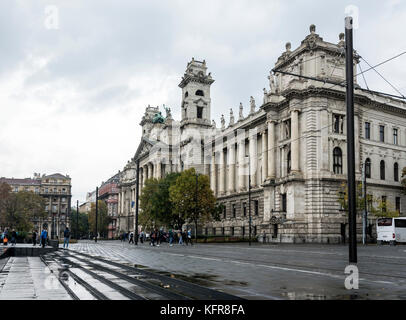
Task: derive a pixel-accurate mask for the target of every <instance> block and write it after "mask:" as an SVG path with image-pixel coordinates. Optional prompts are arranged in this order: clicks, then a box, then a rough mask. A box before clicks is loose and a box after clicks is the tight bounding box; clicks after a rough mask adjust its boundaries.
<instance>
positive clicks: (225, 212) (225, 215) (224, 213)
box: [223, 205, 227, 219]
mask: <svg viewBox="0 0 406 320" xmlns="http://www.w3.org/2000/svg"><path fill="white" fill-rule="evenodd" d="M223 216H224V219H226V218H227V208H226V206H225V205H224V208H223Z"/></svg>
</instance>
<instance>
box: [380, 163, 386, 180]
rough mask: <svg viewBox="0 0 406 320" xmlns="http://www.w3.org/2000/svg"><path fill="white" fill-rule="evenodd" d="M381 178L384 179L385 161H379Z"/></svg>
mask: <svg viewBox="0 0 406 320" xmlns="http://www.w3.org/2000/svg"><path fill="white" fill-rule="evenodd" d="M380 167H381V180H385V161H383V160H382V161H381V166H380Z"/></svg>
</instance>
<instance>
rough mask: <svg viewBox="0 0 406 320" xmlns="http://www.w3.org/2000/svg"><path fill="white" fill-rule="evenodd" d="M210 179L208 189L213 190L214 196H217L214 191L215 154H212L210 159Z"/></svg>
mask: <svg viewBox="0 0 406 320" xmlns="http://www.w3.org/2000/svg"><path fill="white" fill-rule="evenodd" d="M210 170H211V179H210V187H211V189H212V190H213V192H214V194H215V195H216V194H217V190H216V154H215V153H213V154H212V157H211V168H210Z"/></svg>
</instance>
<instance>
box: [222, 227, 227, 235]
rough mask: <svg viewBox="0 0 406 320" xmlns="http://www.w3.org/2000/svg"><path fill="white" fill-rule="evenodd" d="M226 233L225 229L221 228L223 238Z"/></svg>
mask: <svg viewBox="0 0 406 320" xmlns="http://www.w3.org/2000/svg"><path fill="white" fill-rule="evenodd" d="M225 231H226V230H225V228H224V227H222V228H221V234H222V235H223V236H224V234H225V233H226V232H225Z"/></svg>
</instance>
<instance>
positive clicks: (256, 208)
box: [254, 200, 259, 216]
mask: <svg viewBox="0 0 406 320" xmlns="http://www.w3.org/2000/svg"><path fill="white" fill-rule="evenodd" d="M254 208H255V211H254V212H255V215H256V216H257V215H259V201H258V200H254Z"/></svg>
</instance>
